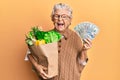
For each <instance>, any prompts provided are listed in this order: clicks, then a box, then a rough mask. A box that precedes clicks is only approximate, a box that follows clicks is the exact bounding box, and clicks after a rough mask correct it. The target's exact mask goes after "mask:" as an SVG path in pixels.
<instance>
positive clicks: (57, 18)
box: [52, 9, 71, 32]
mask: <svg viewBox="0 0 120 80" xmlns="http://www.w3.org/2000/svg"><path fill="white" fill-rule="evenodd" d="M52 21H53V23H54V26H55V29H57V30H58V31H60V32H62V31H64V30H65V29H67V28H68V26H69V25H70V24H71V18H70V16H69V12H68V11H67V10H66V9H58V10H56V11H55V13H54V15H53V17H52Z"/></svg>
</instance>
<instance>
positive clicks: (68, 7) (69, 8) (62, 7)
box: [51, 3, 73, 18]
mask: <svg viewBox="0 0 120 80" xmlns="http://www.w3.org/2000/svg"><path fill="white" fill-rule="evenodd" d="M59 9H66V10H67V11H68V13H69V16H70V17H71V18H72V13H73V12H72V9H71V7H70V6H69V5H67V4H64V3H58V4H55V5H54V7H53V10H52V13H51V16H53V15H54V14H55V11H56V10H59Z"/></svg>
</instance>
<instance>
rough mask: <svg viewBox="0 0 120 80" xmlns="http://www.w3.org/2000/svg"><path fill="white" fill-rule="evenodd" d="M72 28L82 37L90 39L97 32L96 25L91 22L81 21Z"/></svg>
mask: <svg viewBox="0 0 120 80" xmlns="http://www.w3.org/2000/svg"><path fill="white" fill-rule="evenodd" d="M74 30H75V31H76V32H77V33H78V35H79V36H80V37H81V38H82V39H86V38H89V39H90V40H93V39H94V38H95V36H96V34H97V33H98V32H99V29H98V27H97V26H96V25H95V24H93V23H91V22H82V23H80V24H78V25H77V26H75V28H74Z"/></svg>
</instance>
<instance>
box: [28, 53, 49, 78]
mask: <svg viewBox="0 0 120 80" xmlns="http://www.w3.org/2000/svg"><path fill="white" fill-rule="evenodd" d="M28 58H29V60H30V62H31V63H32V64H33V65H34V66H35V68H36V69H37V71H38V73H39V75H40V76H41V77H42V78H43V79H49V78H50V76H48V75H47V74H46V73H45V70H47V68H45V67H44V66H42V65H39V64H38V63H37V62H36V61H35V59H34V58H33V56H32V55H31V54H29V55H28Z"/></svg>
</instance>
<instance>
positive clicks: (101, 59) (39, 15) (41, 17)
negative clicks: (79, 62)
mask: <svg viewBox="0 0 120 80" xmlns="http://www.w3.org/2000/svg"><path fill="white" fill-rule="evenodd" d="M58 2H64V3H67V4H69V5H70V6H71V7H72V9H73V20H72V25H71V26H70V28H71V29H73V27H74V26H76V25H77V24H78V23H80V22H83V21H90V22H93V23H95V24H96V25H97V26H99V28H100V32H99V34H98V35H97V36H96V38H95V39H94V40H93V47H92V48H91V49H90V50H89V51H88V56H89V62H88V64H87V66H86V67H85V69H84V71H83V72H82V76H81V80H120V69H119V68H120V61H119V60H120V50H119V45H120V42H119V41H120V33H119V30H120V4H119V3H120V1H119V0H0V80H38V78H37V76H36V75H35V73H34V72H32V70H31V64H30V63H29V62H25V61H24V56H25V53H26V50H27V45H26V44H25V41H24V40H25V33H27V32H28V31H29V30H30V28H31V27H32V26H36V25H37V26H43V29H44V30H49V29H52V28H53V24H52V21H51V18H50V14H51V10H52V7H53V5H54V4H55V3H58Z"/></svg>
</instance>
